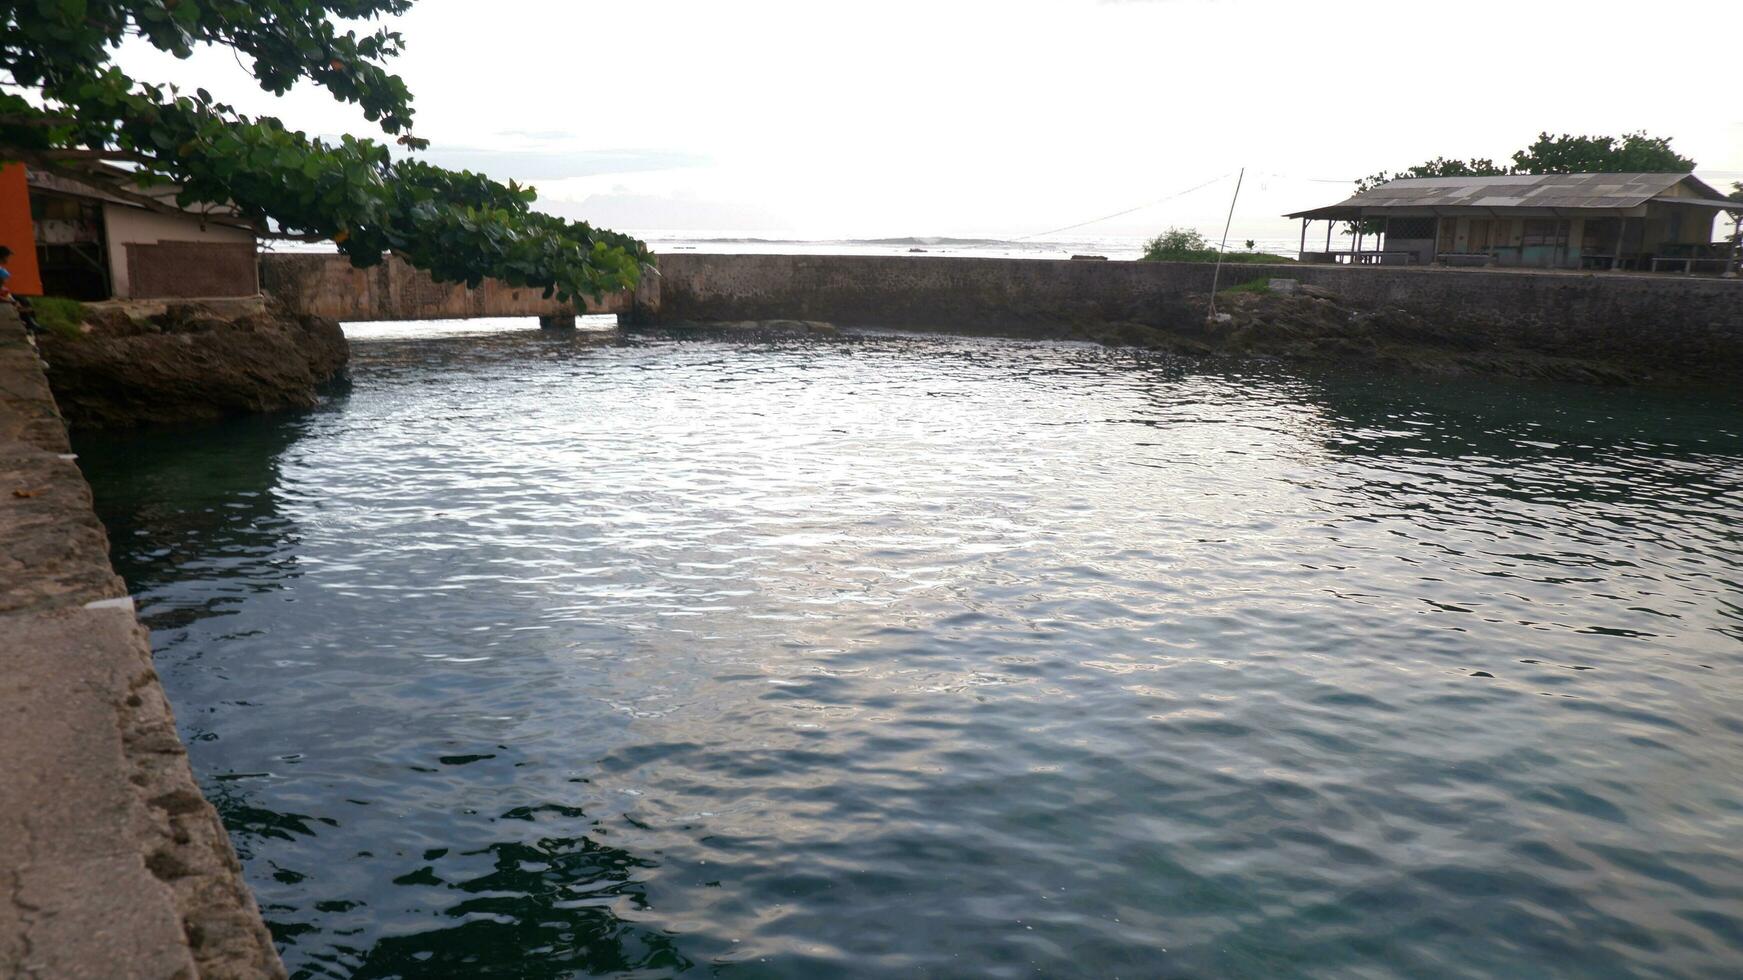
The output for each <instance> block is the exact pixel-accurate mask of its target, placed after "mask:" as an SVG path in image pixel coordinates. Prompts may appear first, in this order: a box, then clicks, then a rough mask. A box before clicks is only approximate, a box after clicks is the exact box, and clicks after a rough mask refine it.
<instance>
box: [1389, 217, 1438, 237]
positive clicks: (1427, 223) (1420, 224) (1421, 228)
mask: <svg viewBox="0 0 1743 980" xmlns="http://www.w3.org/2000/svg"><path fill="white" fill-rule="evenodd" d="M1386 237H1387V238H1389V239H1390V238H1409V239H1423V238H1433V237H1434V219H1433V218H1391V219H1389V220H1387V222H1386Z"/></svg>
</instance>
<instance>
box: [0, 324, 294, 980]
mask: <svg viewBox="0 0 1743 980" xmlns="http://www.w3.org/2000/svg"><path fill="white" fill-rule="evenodd" d="M0 542H3V544H0V743H3V744H4V746H5V750H4V751H3V752H0V794H3V802H0V889H4V892H5V897H4V898H3V899H0V976H8V977H12V976H18V977H45V978H48V977H56V978H58V977H92V978H99V977H101V978H108V977H196V976H198V977H238V978H241V977H282V976H284V973H285V971H284V967H283V965H282V964H281V963H280V962H279V959H278V955H277V953H276V952H275V951H274V949H273V944H272V937H271V935H270V934H269V933H268V932H267V930H266V926H265V924H264V923H263V922H262V921H261V919H260V912H259V909H258V908H257V907H256V905H255V903H254V899H253V896H252V895H251V894H250V893H249V891H248V888H247V886H246V884H244V882H243V878H242V869H241V866H240V864H239V863H238V862H237V860H236V855H235V852H234V851H233V850H232V849H231V846H230V840H229V837H228V836H227V835H226V833H225V831H224V827H223V824H222V823H221V822H220V821H219V819H218V814H217V811H215V810H213V809H212V807H211V805H210V804H209V803H207V802H206V800H205V798H204V797H203V796H201V795H200V791H199V787H198V784H197V783H196V782H195V781H194V776H193V772H192V770H191V769H189V767H188V761H187V751H186V749H185V748H184V747H183V745H182V743H181V741H180V739H179V738H178V737H177V736H176V728H175V719H174V715H173V714H172V713H171V711H170V707H169V703H168V701H167V700H166V699H165V697H164V693H163V688H162V686H161V685H160V684H159V683H158V679H157V674H156V673H155V672H154V671H153V669H152V663H151V648H150V644H149V640H148V637H147V635H146V632H145V630H144V629H143V628H142V627H141V626H140V625H139V622H138V620H137V619H136V618H135V616H134V613H133V605H132V602H131V601H130V600H128V599H127V598H126V597H125V595H126V593H125V589H124V587H123V585H122V583H121V580H120V579H119V578H118V577H117V576H116V575H115V573H114V571H113V569H112V568H111V567H110V565H109V557H108V538H107V536H106V535H105V534H104V532H103V528H102V525H101V524H100V523H99V522H98V521H97V518H96V515H95V513H93V512H92V510H91V494H90V488H89V487H88V486H87V485H86V483H85V480H84V477H83V476H82V475H81V474H80V473H79V471H78V468H77V467H76V466H75V465H74V463H73V461H72V459H71V457H70V455H68V454H67V443H66V431H65V428H64V427H63V426H62V424H61V422H60V418H59V415H58V413H57V412H56V410H55V406H54V401H53V399H52V397H51V396H50V395H49V392H48V385H47V381H46V380H45V379H44V377H43V372H42V366H41V363H40V361H38V360H37V358H36V354H35V351H34V350H33V349H32V348H31V347H30V346H29V344H28V342H27V341H26V340H25V336H24V330H23V326H22V325H21V324H20V323H19V322H18V318H17V315H16V314H15V313H14V311H13V310H12V309H11V307H9V306H8V307H0Z"/></svg>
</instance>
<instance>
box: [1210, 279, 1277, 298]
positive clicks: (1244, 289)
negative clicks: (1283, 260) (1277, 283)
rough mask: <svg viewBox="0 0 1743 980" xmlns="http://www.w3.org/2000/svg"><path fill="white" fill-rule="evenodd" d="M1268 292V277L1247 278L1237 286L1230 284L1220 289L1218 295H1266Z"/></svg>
mask: <svg viewBox="0 0 1743 980" xmlns="http://www.w3.org/2000/svg"><path fill="white" fill-rule="evenodd" d="M1270 292H1271V280H1270V279H1268V278H1267V279H1249V280H1247V281H1246V282H1243V283H1241V284H1240V285H1238V286H1230V287H1229V288H1227V289H1224V290H1221V291H1220V292H1219V293H1218V295H1220V296H1226V295H1228V294H1230V293H1257V294H1258V295H1261V296H1266V295H1269V294H1270Z"/></svg>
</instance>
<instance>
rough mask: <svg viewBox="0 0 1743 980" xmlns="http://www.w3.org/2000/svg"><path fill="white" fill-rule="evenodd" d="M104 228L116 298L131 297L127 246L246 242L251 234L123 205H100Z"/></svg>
mask: <svg viewBox="0 0 1743 980" xmlns="http://www.w3.org/2000/svg"><path fill="white" fill-rule="evenodd" d="M103 228H104V234H105V237H106V247H107V250H108V254H109V276H110V281H111V283H112V284H113V286H114V289H115V296H116V298H117V299H128V298H130V297H132V296H133V290H132V288H131V284H130V283H129V282H128V281H127V245H128V243H130V242H131V243H135V244H141V245H156V244H157V243H158V242H248V243H252V242H253V241H254V233H253V232H252V231H249V230H247V229H245V228H236V227H233V226H231V225H223V224H218V223H217V222H215V221H208V222H205V223H204V226H203V227H202V224H201V222H200V219H199V217H198V216H196V215H188V216H186V217H183V216H181V215H175V214H162V213H160V212H157V211H148V210H146V209H145V208H136V207H131V206H129V205H126V204H114V203H109V202H105V203H104V204H103Z"/></svg>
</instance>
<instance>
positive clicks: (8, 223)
mask: <svg viewBox="0 0 1743 980" xmlns="http://www.w3.org/2000/svg"><path fill="white" fill-rule="evenodd" d="M0 245H4V246H6V247H7V248H10V249H11V250H12V258H11V260H10V261H8V262H7V263H6V269H7V271H8V272H11V273H12V280H11V283H10V285H11V287H12V291H13V292H15V293H17V294H18V295H20V296H41V295H42V273H41V272H40V271H39V270H38V269H37V265H36V226H35V225H34V224H32V223H31V220H30V183H29V181H28V180H27V179H26V177H25V173H24V165H23V164H21V163H8V164H6V165H4V166H0Z"/></svg>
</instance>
